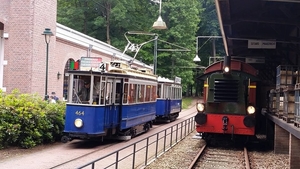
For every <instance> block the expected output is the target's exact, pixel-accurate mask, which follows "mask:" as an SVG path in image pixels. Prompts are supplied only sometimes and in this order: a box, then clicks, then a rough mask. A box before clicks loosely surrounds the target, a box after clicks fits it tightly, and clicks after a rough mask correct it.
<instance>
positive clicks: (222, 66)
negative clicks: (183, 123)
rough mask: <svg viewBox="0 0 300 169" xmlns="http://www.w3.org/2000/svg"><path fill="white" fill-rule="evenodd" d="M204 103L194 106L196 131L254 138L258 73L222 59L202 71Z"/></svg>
mask: <svg viewBox="0 0 300 169" xmlns="http://www.w3.org/2000/svg"><path fill="white" fill-rule="evenodd" d="M202 79H204V88H203V101H202V102H201V103H197V105H196V108H197V115H196V116H195V121H196V130H197V132H198V133H200V134H201V135H202V138H204V139H207V138H208V137H209V136H214V135H227V136H230V137H232V138H234V137H235V136H238V135H240V136H254V135H255V131H256V128H255V126H256V114H257V107H256V106H257V103H256V102H257V101H256V85H257V81H258V78H257V70H256V69H255V68H253V67H252V66H251V65H249V64H247V63H244V62H242V61H239V60H231V57H230V56H225V59H224V61H220V62H216V63H214V64H212V65H210V66H208V67H207V68H206V69H205V72H204V74H203V75H202Z"/></svg>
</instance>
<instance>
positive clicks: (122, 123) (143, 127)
mask: <svg viewBox="0 0 300 169" xmlns="http://www.w3.org/2000/svg"><path fill="white" fill-rule="evenodd" d="M68 75H69V88H68V96H67V107H66V117H65V128H64V135H63V137H62V139H61V140H62V142H68V141H70V140H72V139H90V138H93V137H98V138H101V140H103V139H106V138H115V139H121V140H127V139H131V137H134V136H136V135H137V134H140V133H142V132H146V131H148V130H149V129H150V128H151V127H152V122H153V120H154V119H155V117H156V94H157V76H156V75H153V73H151V71H150V70H138V69H131V68H130V66H129V65H128V64H127V63H126V62H123V61H112V62H109V63H102V64H101V65H100V66H99V68H98V70H72V71H69V72H68ZM84 87H86V88H89V89H85V91H86V92H83V91H82V90H81V89H83V88H84Z"/></svg>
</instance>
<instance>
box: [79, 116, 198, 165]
mask: <svg viewBox="0 0 300 169" xmlns="http://www.w3.org/2000/svg"><path fill="white" fill-rule="evenodd" d="M194 129H195V120H194V117H191V118H189V119H187V120H185V121H182V122H179V123H177V124H175V125H173V126H171V127H169V128H167V129H165V130H163V131H160V132H158V133H156V134H153V135H151V136H149V137H147V138H145V139H143V140H140V141H137V142H135V143H133V144H131V145H128V146H126V147H123V148H121V149H119V150H117V151H115V152H113V153H110V154H107V155H105V156H103V157H101V158H98V159H96V160H93V161H92V162H90V163H88V164H85V165H83V166H81V167H79V168H78V169H82V168H85V169H87V168H91V169H96V168H101V169H103V168H105V169H108V168H110V169H113V168H114V169H118V168H122V169H126V168H128V169H134V168H145V167H146V166H147V165H149V164H150V163H151V162H153V161H154V160H155V159H157V158H158V157H159V156H161V155H162V154H164V153H165V152H166V151H168V150H169V149H171V148H172V147H173V146H175V145H176V144H177V143H178V142H180V141H181V140H182V139H184V138H185V137H186V136H188V135H189V134H190V133H192V132H193V131H194ZM119 166H122V167H119Z"/></svg>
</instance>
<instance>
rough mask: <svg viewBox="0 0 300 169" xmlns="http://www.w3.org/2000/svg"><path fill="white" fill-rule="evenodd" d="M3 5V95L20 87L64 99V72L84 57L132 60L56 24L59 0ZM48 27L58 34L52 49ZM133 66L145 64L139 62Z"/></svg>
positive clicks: (0, 61) (0, 55) (0, 8)
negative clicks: (46, 36)
mask: <svg viewBox="0 0 300 169" xmlns="http://www.w3.org/2000/svg"><path fill="white" fill-rule="evenodd" d="M0 4H1V6H0V89H1V90H2V91H4V92H11V91H12V90H14V89H19V90H20V92H21V93H38V94H39V95H41V96H44V95H45V93H47V94H48V95H49V94H51V92H55V93H56V95H57V96H58V97H59V98H60V99H63V98H64V95H65V92H66V88H67V81H68V76H66V74H65V73H66V71H67V70H68V69H70V67H72V65H73V64H74V63H75V64H76V61H78V60H80V58H81V57H92V58H99V59H100V60H102V61H103V62H106V61H111V60H113V59H121V60H125V61H129V60H131V59H132V58H131V57H130V56H128V55H125V54H124V55H123V52H122V51H121V50H119V49H117V48H115V47H113V46H111V45H109V44H107V43H104V42H102V41H99V40H97V39H94V38H92V37H89V36H87V35H85V34H82V33H80V32H78V31H75V30H73V29H71V28H68V27H66V26H64V25H61V24H59V23H57V22H56V15H57V1H56V0H50V1H44V0H14V1H11V0H0ZM46 28H49V29H50V30H51V32H52V33H53V36H52V37H51V38H50V42H49V43H48V50H47V43H46V41H45V37H44V35H42V34H43V32H44V31H45V29H46ZM47 55H48V66H47V64H46V63H47V59H46V58H47ZM134 64H135V65H137V66H139V65H140V66H144V64H143V63H141V62H139V61H134ZM47 67H48V72H46V68H47ZM149 68H151V67H149ZM46 77H48V78H47V82H46ZM46 84H47V87H46ZM46 88H47V89H46Z"/></svg>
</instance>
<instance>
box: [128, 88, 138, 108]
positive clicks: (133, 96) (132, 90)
mask: <svg viewBox="0 0 300 169" xmlns="http://www.w3.org/2000/svg"><path fill="white" fill-rule="evenodd" d="M136 86H137V85H136V84H130V90H129V98H130V99H129V103H135V102H136Z"/></svg>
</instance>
